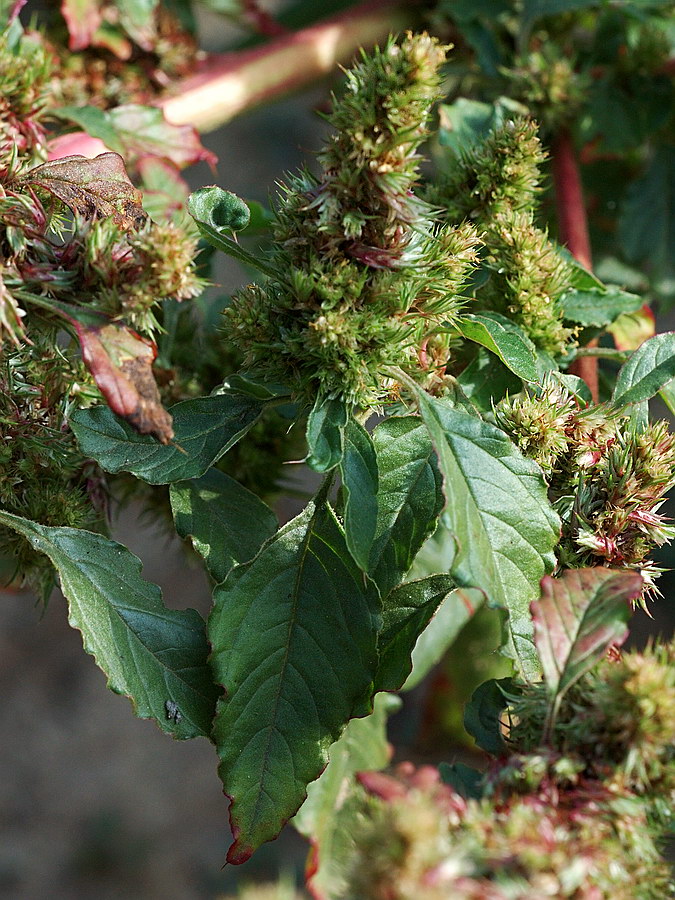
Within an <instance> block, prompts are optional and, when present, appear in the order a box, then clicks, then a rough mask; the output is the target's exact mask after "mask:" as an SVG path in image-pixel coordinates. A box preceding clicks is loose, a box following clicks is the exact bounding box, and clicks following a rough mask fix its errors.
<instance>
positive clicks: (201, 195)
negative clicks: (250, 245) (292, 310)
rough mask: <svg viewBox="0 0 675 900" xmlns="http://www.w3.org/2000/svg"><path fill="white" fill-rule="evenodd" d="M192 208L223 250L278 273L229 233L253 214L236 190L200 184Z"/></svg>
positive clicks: (207, 237)
mask: <svg viewBox="0 0 675 900" xmlns="http://www.w3.org/2000/svg"><path fill="white" fill-rule="evenodd" d="M188 211H189V213H190V215H191V216H192V218H193V219H194V220H195V222H196V223H197V227H198V228H199V231H200V233H201V235H202V237H203V238H205V240H207V241H208V242H209V244H211V245H212V246H214V247H215V248H216V249H217V250H222V251H223V253H227V254H228V256H231V257H233V259H237V260H239V262H241V263H244V264H245V265H248V266H253V267H254V268H255V269H258V271H260V272H264V273H265V274H266V275H272V276H274V275H275V272H274V269H272V268H271V267H270V266H269V265H268V264H267V263H265V262H264V261H263V260H261V259H259V258H258V257H257V256H254V255H253V254H252V253H249V251H248V250H245V249H244V248H243V247H241V246H240V245H239V244H238V243H237V242H236V241H235V240H233V239H232V238H231V237H229V236H228V235H229V233H234V232H235V231H241V230H242V229H244V228H246V226H247V225H248V223H249V220H250V218H251V213H250V211H249V208H248V206H247V205H246V204H245V203H244V201H243V200H241V199H240V198H239V197H237V195H236V194H233V193H231V192H230V191H224V190H223V189H222V188H219V187H217V186H216V185H212V186H211V187H203V188H200V189H199V190H198V191H195V192H194V193H193V194H190V196H189V198H188Z"/></svg>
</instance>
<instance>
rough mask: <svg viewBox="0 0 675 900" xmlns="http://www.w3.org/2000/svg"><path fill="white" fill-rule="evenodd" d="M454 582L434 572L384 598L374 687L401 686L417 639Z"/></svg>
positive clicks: (387, 688)
mask: <svg viewBox="0 0 675 900" xmlns="http://www.w3.org/2000/svg"><path fill="white" fill-rule="evenodd" d="M454 586H455V583H454V581H453V580H452V578H450V576H449V575H431V576H430V577H429V578H424V579H422V581H409V582H407V583H406V584H402V585H400V586H399V587H398V588H396V589H395V590H393V591H391V593H390V594H389V595H388V596H387V597H386V598H385V599H384V600H383V602H382V631H381V632H380V637H379V641H378V650H379V653H380V665H379V668H378V670H377V678H376V679H375V690H377V691H397V690H398V689H399V688H400V687H401V685H402V684H403V683H404V681H405V680H406V678H407V677H408V675H410V673H411V671H412V660H411V653H412V651H413V648H414V647H415V644H416V643H417V639H418V638H419V636H420V634H421V633H422V632H423V631H424V629H425V628H426V627H427V625H428V624H429V621H430V620H431V617H432V616H433V614H434V613H435V612H436V610H437V609H438V607H439V606H440V604H441V602H442V601H443V600H444V599H445V598H446V597H447V595H448V594H449V593H450V592H451V591H452V590H453V588H454ZM464 621H466V618H465V619H464ZM462 624H463V623H462ZM460 627H461V626H460ZM458 630H459V629H458Z"/></svg>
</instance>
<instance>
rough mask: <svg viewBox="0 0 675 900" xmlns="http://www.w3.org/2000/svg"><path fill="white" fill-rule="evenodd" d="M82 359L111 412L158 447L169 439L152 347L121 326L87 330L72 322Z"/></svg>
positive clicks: (167, 417)
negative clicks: (153, 367) (156, 381)
mask: <svg viewBox="0 0 675 900" xmlns="http://www.w3.org/2000/svg"><path fill="white" fill-rule="evenodd" d="M75 327H76V329H77V334H78V337H79V339H80V344H81V347H82V358H83V359H84V362H85V364H86V366H87V368H88V369H89V371H90V372H91V374H92V375H93V376H94V380H95V381H96V384H97V385H98V387H99V389H100V391H101V393H102V394H103V396H104V397H105V399H106V401H107V403H108V405H109V406H110V408H111V409H112V411H113V412H114V413H117V415H118V416H121V417H122V418H123V419H126V421H127V422H129V424H130V425H133V427H134V428H135V429H136V430H137V431H138V432H139V433H140V434H152V435H154V436H155V437H156V438H157V439H158V440H159V441H160V442H161V443H162V444H168V443H169V441H170V440H171V439H172V437H173V427H172V420H171V416H170V415H169V413H168V412H167V411H166V410H165V409H164V407H163V406H162V402H161V398H160V396H159V390H158V389H157V384H156V383H155V379H154V377H153V374H152V363H153V361H154V359H155V356H156V355H157V351H156V348H155V345H154V344H153V343H152V341H148V340H146V339H145V338H142V337H140V335H138V334H136V333H135V332H133V331H131V330H130V329H129V328H125V327H124V326H122V325H103V326H102V327H91V326H87V325H83V324H82V323H81V322H75Z"/></svg>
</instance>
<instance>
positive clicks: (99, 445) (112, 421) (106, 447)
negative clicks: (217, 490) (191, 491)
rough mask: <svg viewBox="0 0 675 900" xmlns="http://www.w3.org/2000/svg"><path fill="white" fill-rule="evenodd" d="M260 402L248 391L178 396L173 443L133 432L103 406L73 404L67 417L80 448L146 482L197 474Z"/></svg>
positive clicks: (252, 417) (109, 468) (244, 426)
mask: <svg viewBox="0 0 675 900" xmlns="http://www.w3.org/2000/svg"><path fill="white" fill-rule="evenodd" d="M261 409H262V405H261V404H260V402H259V401H257V400H255V399H254V398H252V397H244V396H240V395H235V394H214V395H212V396H210V397H197V398H196V399H194V400H183V401H181V402H180V403H176V404H175V406H172V407H171V408H170V410H169V412H170V413H171V415H172V417H173V429H174V443H172V444H169V445H163V444H159V443H157V441H155V440H153V439H152V438H151V437H149V436H147V435H140V434H138V433H137V432H135V431H134V430H133V429H132V428H131V427H130V426H129V425H127V423H126V422H125V421H124V420H123V419H120V418H119V417H118V416H116V415H115V414H114V413H113V412H111V410H110V409H108V407H107V406H94V407H92V408H91V409H78V410H76V411H75V412H74V413H73V414H72V416H71V417H70V426H71V428H72V429H73V432H74V433H75V437H76V438H77V441H78V444H79V445H80V450H81V451H82V452H83V453H84V455H85V456H90V457H91V458H92V459H95V460H96V461H97V462H98V463H99V464H100V465H101V467H102V468H104V469H105V470H106V472H113V473H116V472H131V473H132V474H134V475H136V476H137V477H138V478H142V479H143V481H147V482H149V483H150V484H168V483H169V482H172V481H185V480H187V479H188V478H198V477H199V476H200V475H203V474H204V472H205V471H206V470H207V469H208V468H209V466H211V465H212V464H213V463H214V462H216V461H217V460H219V459H220V457H221V456H223V454H224V453H226V452H227V451H228V450H229V449H230V447H232V446H233V445H234V444H236V442H237V441H238V440H239V439H240V438H241V437H243V435H245V434H246V432H247V431H248V430H249V428H250V427H251V426H252V425H253V423H254V422H255V421H256V419H257V418H258V416H259V415H260V411H261Z"/></svg>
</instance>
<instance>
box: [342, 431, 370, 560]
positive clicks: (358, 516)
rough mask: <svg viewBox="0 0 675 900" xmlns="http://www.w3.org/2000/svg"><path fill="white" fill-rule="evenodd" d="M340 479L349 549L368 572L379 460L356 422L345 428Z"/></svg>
mask: <svg viewBox="0 0 675 900" xmlns="http://www.w3.org/2000/svg"><path fill="white" fill-rule="evenodd" d="M340 476H341V478H342V491H343V496H344V510H343V514H342V515H343V520H344V528H345V536H346V539H347V547H348V548H349V552H350V553H351V555H352V556H353V557H354V559H355V560H356V562H357V563H358V565H359V568H361V569H363V571H364V572H365V571H366V570H367V569H368V561H369V559H370V550H371V547H372V546H373V539H374V538H375V529H376V528H377V491H378V470H377V456H376V455H375V448H374V447H373V442H372V440H371V438H370V435H369V434H368V432H367V431H366V429H365V428H364V427H363V426H362V425H359V423H358V422H355V421H354V420H353V419H352V420H350V421H349V422H348V423H347V426H346V427H345V432H344V454H343V456H342V460H341V461H340Z"/></svg>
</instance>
